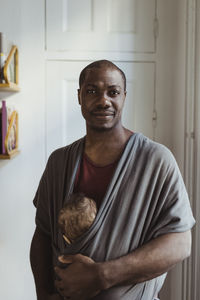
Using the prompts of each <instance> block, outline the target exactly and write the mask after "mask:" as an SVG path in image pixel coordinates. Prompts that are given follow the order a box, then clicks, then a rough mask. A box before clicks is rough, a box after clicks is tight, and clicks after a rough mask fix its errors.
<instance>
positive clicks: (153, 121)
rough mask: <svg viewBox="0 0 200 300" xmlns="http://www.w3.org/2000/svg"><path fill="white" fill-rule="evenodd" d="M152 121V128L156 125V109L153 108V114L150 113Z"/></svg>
mask: <svg viewBox="0 0 200 300" xmlns="http://www.w3.org/2000/svg"><path fill="white" fill-rule="evenodd" d="M152 123H153V128H156V126H157V111H156V110H155V109H154V111H153V115H152Z"/></svg>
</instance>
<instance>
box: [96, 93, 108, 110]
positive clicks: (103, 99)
mask: <svg viewBox="0 0 200 300" xmlns="http://www.w3.org/2000/svg"><path fill="white" fill-rule="evenodd" d="M97 105H98V107H103V108H108V107H110V106H111V102H110V100H109V98H108V96H107V95H106V94H101V95H100V96H99V99H98V103H97Z"/></svg>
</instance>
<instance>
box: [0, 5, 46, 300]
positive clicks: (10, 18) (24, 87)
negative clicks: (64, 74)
mask: <svg viewBox="0 0 200 300" xmlns="http://www.w3.org/2000/svg"><path fill="white" fill-rule="evenodd" d="M0 31H1V32H4V33H5V34H6V36H7V38H8V39H10V40H13V41H14V43H15V44H16V45H17V46H18V47H19V80H20V87H21V92H20V93H19V94H16V95H14V96H12V97H10V98H8V101H7V103H8V104H9V103H14V104H15V106H16V108H17V109H18V111H19V127H20V128H19V147H20V150H21V153H20V155H18V156H17V157H15V158H14V159H12V160H11V161H0V199H1V200H0V266H1V267H0V299H4V300H10V299H15V300H26V299H29V300H35V299H36V297H35V290H34V284H33V277H32V273H31V270H30V264H29V247H30V242H31V238H32V234H33V230H34V216H35V210H34V208H33V205H32V198H33V195H34V193H35V191H36V187H37V185H38V180H39V178H40V176H41V173H42V171H43V168H44V161H45V158H44V155H45V149H44V148H45V146H44V141H45V139H44V128H45V127H44V124H45V120H44V116H45V114H44V104H45V95H44V59H43V51H44V1H41V0H34V1H31V0H17V1H15V0H0Z"/></svg>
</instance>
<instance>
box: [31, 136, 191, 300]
mask: <svg viewBox="0 0 200 300" xmlns="http://www.w3.org/2000/svg"><path fill="white" fill-rule="evenodd" d="M84 141H85V139H84V138H83V139H80V140H78V141H76V142H75V143H73V144H71V145H69V146H67V147H64V148H61V149H58V150H56V151H55V152H53V153H52V155H51V156H50V158H49V161H48V163H47V167H46V169H45V171H44V174H43V176H42V179H41V181H40V185H39V188H38V191H37V193H36V196H35V199H34V204H35V205H36V207H37V213H36V224H37V226H39V227H40V228H41V229H42V230H43V231H44V232H45V233H47V234H49V235H51V237H52V244H53V248H54V258H55V262H56V257H57V256H58V255H60V254H61V253H64V254H75V253H82V254H84V255H88V256H90V257H91V258H93V259H94V260H95V261H98V262H99V261H107V260H110V259H115V258H118V257H120V256H123V255H126V254H128V253H130V252H131V251H133V250H134V249H136V248H138V247H140V246H141V245H143V244H144V243H147V242H148V241H150V240H151V239H153V238H155V237H157V236H159V235H162V234H165V233H169V232H183V231H186V230H188V229H190V228H191V227H192V226H193V225H194V223H195V221H194V218H193V215H192V212H191V208H190V203H189V200H188V196H187V192H186V190H185V186H184V183H183V180H182V177H181V175H180V171H179V169H178V166H177V163H176V161H175V159H174V157H173V155H172V154H171V152H170V151H169V150H168V149H167V148H166V147H164V146H163V145H160V144H158V143H155V142H153V141H151V140H150V139H148V138H146V137H144V136H143V135H142V134H140V133H135V134H133V135H132V136H131V138H130V139H129V141H128V143H127V145H126V147H125V149H124V152H123V154H122V156H121V158H120V160H119V163H118V165H117V168H116V170H115V173H114V175H113V178H112V180H111V182H110V185H109V187H108V189H107V192H106V194H105V197H104V199H103V201H102V205H101V207H100V209H99V211H98V214H97V217H96V220H95V222H94V223H93V225H92V226H91V228H90V229H89V230H88V231H87V232H86V233H85V234H84V235H83V236H81V237H80V238H79V239H78V240H77V241H76V242H75V243H73V244H71V245H67V244H66V243H65V242H64V240H63V237H62V235H61V232H59V230H58V226H57V216H58V212H59V211H60V209H61V208H62V206H63V204H64V202H66V201H67V200H68V196H69V194H70V193H72V192H73V186H74V180H75V176H76V172H77V169H78V167H79V164H80V161H81V157H82V153H83V149H84ZM165 276H166V275H165V274H164V275H162V276H160V277H157V278H155V279H153V280H151V281H148V282H144V283H141V284H138V285H136V286H131V285H129V286H120V287H113V288H111V289H110V290H107V291H103V292H102V293H101V294H99V295H98V296H96V297H95V298H94V299H96V300H98V299H101V300H107V299H109V300H117V299H124V300H126V299H127V300H128V299H131V300H137V299H143V300H151V299H153V298H154V296H155V295H156V294H157V293H158V291H159V290H160V288H161V286H162V284H163V281H164V278H165Z"/></svg>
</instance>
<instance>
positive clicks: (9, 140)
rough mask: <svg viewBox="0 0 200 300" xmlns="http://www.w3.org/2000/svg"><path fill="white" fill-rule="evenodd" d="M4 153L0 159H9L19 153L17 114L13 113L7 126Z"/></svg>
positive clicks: (0, 155)
mask: <svg viewBox="0 0 200 300" xmlns="http://www.w3.org/2000/svg"><path fill="white" fill-rule="evenodd" d="M5 150H6V153H4V154H0V159H10V158H12V157H14V156H16V155H17V154H18V153H19V150H18V113H17V111H16V110H15V111H13V112H12V114H11V116H10V120H9V125H8V130H7V133H6V137H5Z"/></svg>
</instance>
